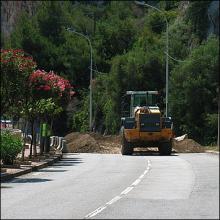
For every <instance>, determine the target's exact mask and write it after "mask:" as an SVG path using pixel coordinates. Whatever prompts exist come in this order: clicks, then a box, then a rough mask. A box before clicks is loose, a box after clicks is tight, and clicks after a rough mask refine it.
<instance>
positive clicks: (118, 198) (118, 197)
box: [84, 160, 151, 219]
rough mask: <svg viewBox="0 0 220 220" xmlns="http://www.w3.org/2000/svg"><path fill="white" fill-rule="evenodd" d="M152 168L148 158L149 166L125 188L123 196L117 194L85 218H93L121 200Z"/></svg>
mask: <svg viewBox="0 0 220 220" xmlns="http://www.w3.org/2000/svg"><path fill="white" fill-rule="evenodd" d="M150 168H151V163H150V161H149V160H148V161H147V168H146V170H145V171H144V173H143V174H141V175H140V176H139V177H138V178H137V179H136V180H135V181H134V182H133V183H132V184H131V186H129V187H127V188H126V189H125V190H123V191H122V192H121V193H120V195H121V196H115V197H114V198H113V199H112V200H110V201H109V202H107V203H106V204H105V205H104V206H100V207H99V208H97V209H96V210H95V211H93V212H90V213H89V214H88V215H86V216H85V218H84V219H87V218H92V217H93V216H95V215H97V214H98V213H100V212H102V211H103V210H104V209H106V208H107V206H109V205H112V204H113V203H115V202H117V201H118V200H120V199H121V198H122V197H123V196H125V195H126V194H127V193H129V192H130V191H131V190H132V189H134V187H135V186H137V185H138V184H139V183H140V182H141V180H142V179H143V177H144V176H145V175H146V173H147V172H148V171H149V170H150Z"/></svg>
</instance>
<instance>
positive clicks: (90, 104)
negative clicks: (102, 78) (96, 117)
mask: <svg viewBox="0 0 220 220" xmlns="http://www.w3.org/2000/svg"><path fill="white" fill-rule="evenodd" d="M66 30H67V31H70V32H73V33H75V34H78V35H80V36H82V37H85V38H86V40H87V41H88V42H89V46H90V86H89V89H90V93H89V130H90V131H92V44H91V41H90V39H89V38H88V37H87V36H86V35H84V34H82V33H79V32H77V31H75V30H74V29H72V28H67V29H66Z"/></svg>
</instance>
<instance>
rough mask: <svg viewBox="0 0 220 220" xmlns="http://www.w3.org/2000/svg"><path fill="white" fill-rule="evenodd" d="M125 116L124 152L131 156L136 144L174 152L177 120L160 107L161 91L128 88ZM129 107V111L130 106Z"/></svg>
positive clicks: (123, 132)
mask: <svg viewBox="0 0 220 220" xmlns="http://www.w3.org/2000/svg"><path fill="white" fill-rule="evenodd" d="M124 100H127V102H126V101H124V102H123V103H124V105H123V113H127V116H126V117H122V118H121V130H120V134H121V138H122V147H121V153H122V155H131V154H132V153H133V150H134V148H135V147H157V148H158V150H159V153H160V155H170V154H171V152H172V141H171V140H172V138H173V137H174V133H173V130H172V128H173V123H172V120H171V118H170V117H163V116H162V113H161V111H160V109H159V107H158V103H157V101H158V92H157V91H127V92H126V95H125V96H124ZM125 106H127V111H125V110H126V107H125Z"/></svg>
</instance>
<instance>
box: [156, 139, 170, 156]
mask: <svg viewBox="0 0 220 220" xmlns="http://www.w3.org/2000/svg"><path fill="white" fill-rule="evenodd" d="M158 149H159V153H160V155H171V153H172V143H171V141H166V142H162V143H160V146H159V148H158Z"/></svg>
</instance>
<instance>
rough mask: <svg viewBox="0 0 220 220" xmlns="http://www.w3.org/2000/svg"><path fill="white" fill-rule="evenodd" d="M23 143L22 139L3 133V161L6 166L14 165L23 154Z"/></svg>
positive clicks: (0, 152)
mask: <svg viewBox="0 0 220 220" xmlns="http://www.w3.org/2000/svg"><path fill="white" fill-rule="evenodd" d="M22 147H23V143H22V140H21V138H19V137H17V136H15V135H14V134H12V133H10V132H9V131H2V132H1V147H0V154H1V160H2V161H3V163H4V164H13V160H14V159H15V158H16V157H17V155H18V154H19V153H20V152H21V150H22Z"/></svg>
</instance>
